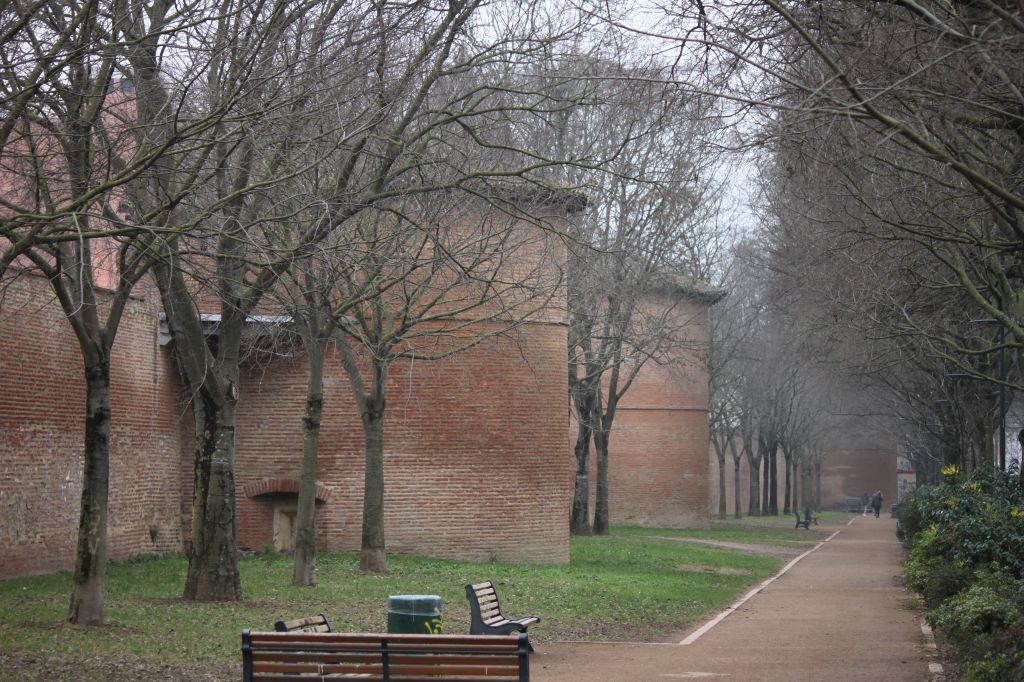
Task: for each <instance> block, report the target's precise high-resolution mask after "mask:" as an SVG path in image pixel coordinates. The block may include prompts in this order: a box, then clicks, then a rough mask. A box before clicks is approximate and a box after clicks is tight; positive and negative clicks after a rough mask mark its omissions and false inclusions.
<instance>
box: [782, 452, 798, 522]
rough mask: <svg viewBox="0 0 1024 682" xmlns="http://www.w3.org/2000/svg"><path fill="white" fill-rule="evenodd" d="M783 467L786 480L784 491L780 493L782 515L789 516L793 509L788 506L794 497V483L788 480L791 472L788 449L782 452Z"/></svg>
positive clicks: (791, 461)
mask: <svg viewBox="0 0 1024 682" xmlns="http://www.w3.org/2000/svg"><path fill="white" fill-rule="evenodd" d="M782 459H783V465H784V466H785V467H786V480H785V481H784V485H785V487H786V488H785V490H784V491H783V493H782V513H783V514H785V515H786V516H789V515H790V514H792V513H793V508H794V507H795V506H796V505H795V504H794V505H793V507H790V506H789V503H790V500H791V499H794V498H795V497H796V490H795V484H796V481H791V480H790V472H791V471H792V470H793V455H792V453H790V451H789V448H786V449H785V450H783V451H782Z"/></svg>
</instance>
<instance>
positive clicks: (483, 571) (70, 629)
mask: <svg viewBox="0 0 1024 682" xmlns="http://www.w3.org/2000/svg"><path fill="white" fill-rule="evenodd" d="M662 532H663V533H668V532H669V531H662ZM571 554H572V560H571V562H570V563H569V564H568V565H564V566H537V565H514V564H501V563H468V562H456V561H441V560H434V559H424V558H419V557H408V556H400V555H392V556H390V557H389V561H390V565H391V573H389V574H388V575H383V576H377V575H361V574H360V573H359V571H358V559H357V557H356V555H354V554H334V555H324V556H321V557H319V558H318V562H317V564H318V582H319V585H318V586H317V587H316V588H297V587H292V586H291V585H290V584H289V583H290V579H291V558H290V557H287V556H276V555H269V556H262V555H260V556H254V557H249V558H245V559H243V560H242V562H241V571H242V585H243V591H244V594H245V600H244V601H242V602H238V603H227V604H224V603H202V604H196V603H191V602H183V601H182V600H181V599H180V593H181V590H182V586H183V585H184V580H185V571H186V562H185V560H184V559H183V558H180V557H161V558H152V557H151V558H140V559H135V560H131V561H128V562H124V563H119V564H113V565H111V567H110V570H109V572H108V578H107V620H108V621H109V624H108V625H107V626H104V627H101V628H86V627H75V626H71V625H68V624H66V623H64V622H63V621H64V618H65V617H66V612H67V602H68V598H69V595H70V591H71V575H70V574H69V573H67V572H64V573H59V574H55V575H49V576H40V577H34V578H22V579H14V580H7V581H2V582H0V679H4V680H5V679H33V678H31V677H30V676H26V675H25V674H24V670H22V669H21V668H19V667H18V666H19V665H23V663H24V661H25V660H26V659H27V660H29V661H34V662H35V663H36V664H42V665H43V667H44V669H43V672H45V670H46V667H47V666H57V668H56V669H55V668H53V667H51V668H50V672H49V676H50V677H51V678H52V677H53V675H54V673H55V671H59V665H61V664H62V663H63V664H65V665H67V666H69V667H70V666H74V669H75V670H82V671H84V673H85V674H84V676H82V677H81V679H104V678H109V679H159V678H160V677H161V675H163V676H166V678H167V679H185V678H186V677H191V678H193V679H198V678H200V677H201V678H203V679H210V680H220V679H225V680H227V679H231V680H234V679H237V677H238V674H239V672H238V671H239V669H240V661H241V655H240V653H239V632H240V631H241V629H242V628H243V627H251V628H253V629H272V627H273V622H274V621H275V620H277V619H279V618H295V617H299V616H304V615H313V614H316V613H320V612H323V613H326V614H327V616H328V618H330V620H331V622H332V624H333V625H334V628H335V629H336V630H339V631H371V632H372V631H383V630H385V629H386V621H387V614H386V610H387V607H386V604H387V597H388V595H390V594H437V595H440V596H441V597H443V599H444V605H445V612H444V620H445V631H446V632H452V633H460V632H468V629H469V607H468V604H467V602H466V598H465V593H464V587H463V586H464V585H465V584H466V583H469V582H477V581H480V580H484V579H488V578H489V579H491V580H493V581H494V582H495V583H496V585H497V587H498V593H499V595H500V596H501V598H502V603H503V608H504V610H506V611H508V613H509V615H511V616H513V617H516V616H524V615H530V614H538V615H540V616H541V617H542V622H541V623H539V624H537V625H535V626H533V627H531V629H530V633H531V637H532V638H533V639H535V640H536V641H537V642H539V643H541V644H543V642H544V641H545V640H554V639H588V640H606V639H608V640H616V639H617V640H637V639H641V640H651V641H665V640H666V638H668V637H670V636H672V635H675V634H676V633H678V632H679V631H680V630H682V629H683V628H685V627H686V626H687V625H688V624H690V623H692V622H693V621H695V620H697V619H699V618H700V617H701V616H703V615H705V614H708V613H710V612H713V611H715V610H716V609H719V608H721V607H723V606H724V605H726V604H728V603H730V602H731V601H732V600H733V599H734V598H735V597H736V596H737V595H738V594H739V593H740V592H741V591H742V590H743V589H744V588H746V587H747V586H748V585H751V584H753V583H755V582H757V581H760V580H762V579H763V578H765V577H766V576H768V575H771V574H772V573H774V572H775V571H777V570H778V568H779V567H780V565H781V560H780V559H778V558H775V557H770V556H759V555H754V554H747V553H743V552H737V551H732V550H726V549H720V548H716V547H706V546H700V545H691V544H687V543H679V542H672V541H664V540H657V539H654V538H635V537H621V536H612V537H603V538H576V539H574V540H573V541H572V549H571ZM15 652H16V653H15ZM19 661H20V662H21V663H19ZM108 663H109V665H108V666H107V668H104V665H105V664H108ZM110 665H113V666H114V668H113V669H111V668H110V667H109V666H110ZM133 666H135V667H133ZM146 666H162V668H161V669H162V670H163V672H162V673H160V672H159V671H157V672H156V673H153V676H152V677H150V676H148V675H149V673H147V672H146V671H147V670H148V671H150V672H152V669H151V668H147V667H146ZM122 668H125V669H127V670H128V672H123V671H122ZM89 670H92V671H93V672H92V673H90V672H89ZM186 670H187V671H189V672H188V673H185V672H183V671H186ZM196 671H201V675H199V674H197V672H196ZM11 675H13V676H11ZM122 675H123V677H122ZM56 677H57V678H60V677H61V675H60V674H59V672H58V674H56ZM39 679H45V677H40V678H39Z"/></svg>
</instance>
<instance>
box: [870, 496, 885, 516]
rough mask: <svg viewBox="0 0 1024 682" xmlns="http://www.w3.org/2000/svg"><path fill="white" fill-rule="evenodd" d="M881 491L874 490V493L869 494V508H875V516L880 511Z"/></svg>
mask: <svg viewBox="0 0 1024 682" xmlns="http://www.w3.org/2000/svg"><path fill="white" fill-rule="evenodd" d="M883 499H884V498H883V497H882V491H881V490H876V491H875V494H874V495H872V496H871V508H872V509H874V510H875V518H876V519H877V518H878V515H879V514H880V513H881V512H882V500H883Z"/></svg>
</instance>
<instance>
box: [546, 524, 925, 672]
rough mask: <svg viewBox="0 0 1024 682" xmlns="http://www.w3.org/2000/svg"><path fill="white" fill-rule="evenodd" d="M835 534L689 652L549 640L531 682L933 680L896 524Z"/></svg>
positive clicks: (676, 647)
mask: <svg viewBox="0 0 1024 682" xmlns="http://www.w3.org/2000/svg"><path fill="white" fill-rule="evenodd" d="M839 530H840V532H839V534H838V535H836V536H835V537H834V538H833V539H832V540H831V541H829V542H826V543H824V544H822V545H821V546H820V548H819V549H817V550H816V551H814V552H812V553H810V554H808V555H807V556H805V557H804V558H802V559H801V560H800V561H799V562H797V563H796V564H795V565H793V566H792V567H791V568H790V569H789V571H788V572H786V573H785V574H784V575H782V576H781V577H780V578H779V579H778V580H775V581H774V582H772V583H771V584H770V585H768V586H767V587H765V588H764V589H763V590H762V591H761V592H759V593H758V594H757V595H755V596H754V597H752V598H751V599H750V600H749V601H747V602H746V603H744V604H743V605H742V606H741V607H740V608H738V609H737V610H736V611H734V612H733V613H731V614H730V615H729V616H727V617H726V618H724V619H723V620H722V621H721V622H719V623H718V624H717V625H715V626H714V627H713V628H711V629H710V630H708V631H707V632H706V633H704V634H703V635H702V636H700V638H699V639H697V640H696V641H695V642H693V643H692V644H689V645H687V646H683V645H680V644H678V642H679V641H681V640H682V639H683V638H684V637H685V636H686V635H687V634H689V633H681V634H677V635H673V637H672V640H671V641H669V642H667V643H663V644H630V643H614V644H612V643H584V642H552V643H548V644H545V645H543V646H542V647H541V649H540V650H539V651H538V653H537V655H536V656H534V658H533V660H532V661H531V664H530V672H531V676H530V679H532V680H535V681H536V682H588V681H591V680H593V681H594V682H616V681H622V682H647V681H649V682H658V681H663V680H673V679H675V680H678V679H708V680H727V681H729V682H733V681H736V680H742V681H750V682H800V681H806V682H823V681H826V680H827V681H828V682H837V681H843V680H850V681H854V680H856V681H858V682H859V681H862V680H885V681H886V682H926V681H928V680H932V679H933V678H932V675H931V673H930V672H929V658H928V654H927V651H926V647H925V639H924V635H923V634H922V631H921V627H920V621H919V619H918V617H917V615H916V614H915V612H914V611H913V610H912V608H911V596H910V594H909V593H908V592H907V591H906V590H905V589H904V588H903V587H901V584H900V580H899V574H900V561H901V557H902V551H901V548H900V545H899V542H898V541H897V540H896V537H895V521H893V520H891V519H885V518H882V519H875V518H871V517H856V518H855V520H854V522H853V523H852V524H851V525H849V526H841V527H839ZM700 625H702V624H697V625H696V626H695V627H694V629H693V630H694V631H696V630H697V629H698V627H699V626H700ZM676 637H678V639H677V638H676Z"/></svg>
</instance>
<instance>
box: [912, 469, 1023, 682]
mask: <svg viewBox="0 0 1024 682" xmlns="http://www.w3.org/2000/svg"><path fill="white" fill-rule="evenodd" d="M942 474H943V475H942V478H943V482H942V483H941V484H940V485H937V486H928V487H922V488H919V489H917V490H916V491H915V492H914V493H913V494H911V495H910V496H909V497H905V498H904V499H903V500H901V501H900V508H899V518H900V531H899V533H900V539H901V540H902V541H903V543H904V545H905V546H906V547H907V548H908V549H909V550H910V553H909V557H908V559H907V563H906V566H905V572H906V577H907V583H908V584H909V585H910V587H911V588H913V589H915V590H917V591H918V592H919V593H920V594H921V595H922V596H923V598H924V601H925V605H926V606H927V608H928V614H927V620H928V623H929V624H930V625H931V626H932V627H933V628H934V629H935V631H936V633H937V635H938V636H939V637H940V638H941V639H943V640H944V641H946V642H948V643H949V644H950V645H952V647H953V649H954V651H955V652H956V653H957V655H958V656H959V657H960V658H961V659H962V660H963V662H964V677H963V679H964V680H966V681H968V682H997V681H998V682H1002V681H1004V680H1024V488H1022V486H1021V485H1020V483H1019V478H1018V475H1017V471H1016V470H1013V471H1010V472H1007V473H1002V472H999V471H995V470H992V469H986V470H978V471H976V472H974V473H973V474H972V475H971V476H970V477H963V476H961V475H960V472H959V471H958V470H957V469H956V467H947V468H945V469H943V472H942Z"/></svg>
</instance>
